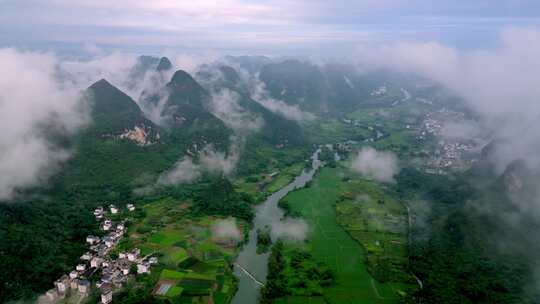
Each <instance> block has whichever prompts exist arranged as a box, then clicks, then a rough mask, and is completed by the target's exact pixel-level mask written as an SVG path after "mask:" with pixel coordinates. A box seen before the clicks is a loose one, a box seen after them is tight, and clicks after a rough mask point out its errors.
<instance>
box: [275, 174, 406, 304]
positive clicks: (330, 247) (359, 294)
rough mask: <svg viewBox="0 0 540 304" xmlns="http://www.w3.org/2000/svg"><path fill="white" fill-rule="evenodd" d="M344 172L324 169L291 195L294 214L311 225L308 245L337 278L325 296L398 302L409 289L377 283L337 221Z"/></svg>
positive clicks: (350, 300)
mask: <svg viewBox="0 0 540 304" xmlns="http://www.w3.org/2000/svg"><path fill="white" fill-rule="evenodd" d="M341 170H342V169H340V168H324V169H322V170H321V172H320V173H319V175H318V176H317V177H316V178H315V179H314V180H313V182H312V185H311V186H310V187H308V188H305V189H302V190H298V191H295V192H292V193H290V194H289V195H288V196H287V200H288V202H289V203H290V206H291V209H292V211H294V212H299V213H300V214H301V215H302V217H303V218H304V219H305V220H306V221H307V222H308V223H309V225H310V234H309V241H308V244H307V246H308V247H309V248H310V252H311V253H312V254H313V257H314V258H315V259H318V260H320V261H323V262H325V263H326V264H327V265H328V266H329V267H330V268H331V269H332V270H333V271H334V273H335V275H336V278H335V282H334V284H333V285H332V286H330V287H328V288H325V289H324V290H323V296H324V298H325V300H326V301H327V302H328V303H340V304H346V303H351V304H352V303H355V304H356V303H367V304H369V303H398V302H399V300H400V295H399V293H402V292H404V291H405V290H406V287H407V286H406V285H404V284H399V283H386V284H381V283H379V282H377V281H376V280H375V279H374V278H373V277H372V276H371V275H370V274H369V273H368V271H367V267H366V265H365V263H364V262H365V260H366V256H365V251H364V249H363V248H362V246H361V245H360V244H359V243H358V242H357V241H356V240H354V239H353V238H352V237H351V236H350V235H349V234H348V233H347V231H346V230H345V229H343V228H342V227H341V226H340V224H339V223H338V222H337V219H336V211H335V202H336V201H337V200H338V198H339V195H340V193H341V191H342V189H340V188H341V187H339V185H340V182H341V179H342V172H341ZM283 301H285V300H283ZM292 301H293V302H292V303H295V300H292ZM281 303H287V302H281ZM297 303H298V302H297Z"/></svg>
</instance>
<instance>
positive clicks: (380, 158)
mask: <svg viewBox="0 0 540 304" xmlns="http://www.w3.org/2000/svg"><path fill="white" fill-rule="evenodd" d="M351 169H353V170H355V171H358V172H360V173H362V174H364V175H366V176H369V177H371V178H373V179H375V180H377V181H380V182H386V183H393V182H394V175H396V174H397V173H398V171H399V167H398V159H397V157H396V155H395V154H394V153H392V152H384V151H377V150H375V149H373V148H371V147H364V148H362V150H360V152H358V155H357V156H356V158H355V159H354V160H353V161H352V163H351Z"/></svg>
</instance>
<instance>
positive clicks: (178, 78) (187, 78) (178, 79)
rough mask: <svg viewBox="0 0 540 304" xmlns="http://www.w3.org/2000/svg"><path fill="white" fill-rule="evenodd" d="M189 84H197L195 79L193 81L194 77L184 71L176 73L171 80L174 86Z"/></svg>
mask: <svg viewBox="0 0 540 304" xmlns="http://www.w3.org/2000/svg"><path fill="white" fill-rule="evenodd" d="M187 82H190V83H192V82H195V79H193V77H191V75H189V73H188V72H186V71H184V70H178V71H176V72H175V73H174V75H173V77H172V78H171V83H174V84H182V83H187Z"/></svg>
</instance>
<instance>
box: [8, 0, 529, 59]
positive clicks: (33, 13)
mask: <svg viewBox="0 0 540 304" xmlns="http://www.w3.org/2000/svg"><path fill="white" fill-rule="evenodd" d="M539 25H540V1H538V0H358V1H352V0H331V1H323V0H306V1H301V0H290V1H285V0H222V1H210V0H186V1H183V0H151V1H150V0H144V1H143V0H141V1H135V0H112V1H111V0H108V1H100V0H14V1H11V0H0V28H1V30H0V46H3V47H5V46H12V47H17V48H21V49H39V50H54V51H58V52H70V51H72V52H76V51H79V50H83V51H85V52H94V51H95V52H97V51H99V49H104V50H121V51H130V52H137V53H145V52H146V53H152V52H163V51H164V50H182V51H185V52H190V51H193V52H198V51H201V50H204V51H217V52H228V53H242V54H246V53H252V54H275V55H299V54H303V55H309V54H314V53H322V54H346V53H347V52H349V51H350V50H351V49H354V48H355V47H356V46H358V45H364V44H381V43H387V42H393V41H407V42H425V41H435V42H440V43H443V44H448V45H452V46H455V47H458V48H476V47H482V48H485V47H486V46H489V45H492V44H496V43H497V34H498V33H499V31H500V30H501V29H505V28H509V27H537V26H539ZM96 47H97V48H96Z"/></svg>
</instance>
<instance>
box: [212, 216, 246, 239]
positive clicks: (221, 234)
mask: <svg viewBox="0 0 540 304" xmlns="http://www.w3.org/2000/svg"><path fill="white" fill-rule="evenodd" d="M211 230H212V235H213V236H214V237H215V238H218V239H230V240H235V241H240V240H242V233H241V232H240V229H238V226H237V225H236V220H235V219H234V218H228V219H224V220H217V221H216V222H215V223H214V225H212V228H211Z"/></svg>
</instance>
